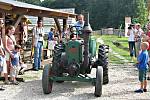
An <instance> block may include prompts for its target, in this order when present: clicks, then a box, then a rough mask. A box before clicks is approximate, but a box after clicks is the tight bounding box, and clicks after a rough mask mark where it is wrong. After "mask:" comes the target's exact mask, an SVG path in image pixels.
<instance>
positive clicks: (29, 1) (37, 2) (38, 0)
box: [16, 0, 41, 5]
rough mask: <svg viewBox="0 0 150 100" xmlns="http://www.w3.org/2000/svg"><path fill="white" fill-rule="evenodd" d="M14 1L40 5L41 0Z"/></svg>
mask: <svg viewBox="0 0 150 100" xmlns="http://www.w3.org/2000/svg"><path fill="white" fill-rule="evenodd" d="M16 1H21V2H25V3H29V4H34V5H40V3H41V1H40V0H16Z"/></svg>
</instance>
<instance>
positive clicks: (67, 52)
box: [42, 14, 109, 97]
mask: <svg viewBox="0 0 150 100" xmlns="http://www.w3.org/2000/svg"><path fill="white" fill-rule="evenodd" d="M85 17H86V18H85V19H87V20H85V25H84V28H83V30H82V35H83V38H80V39H76V40H69V41H68V42H67V43H60V44H58V45H56V46H55V49H54V54H53V61H52V64H50V65H46V66H45V67H44V70H43V76H42V87H43V92H44V94H49V93H51V92H52V86H53V82H59V83H62V82H64V81H81V82H91V83H93V84H94V85H95V93H94V95H95V96H97V97H100V96H101V95H102V85H103V84H107V83H108V81H109V80H108V57H107V54H108V51H109V50H108V49H109V47H108V46H106V45H99V48H98V54H97V53H96V51H97V50H96V46H97V43H96V39H95V38H92V36H91V33H92V29H91V27H90V25H89V15H88V14H86V16H85ZM92 68H96V77H95V78H91V77H89V76H88V74H90V73H91V70H92Z"/></svg>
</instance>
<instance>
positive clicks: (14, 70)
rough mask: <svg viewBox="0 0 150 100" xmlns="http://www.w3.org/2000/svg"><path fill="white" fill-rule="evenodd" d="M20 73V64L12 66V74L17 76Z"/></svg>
mask: <svg viewBox="0 0 150 100" xmlns="http://www.w3.org/2000/svg"><path fill="white" fill-rule="evenodd" d="M18 73H19V66H12V69H11V71H10V76H11V77H17V75H18Z"/></svg>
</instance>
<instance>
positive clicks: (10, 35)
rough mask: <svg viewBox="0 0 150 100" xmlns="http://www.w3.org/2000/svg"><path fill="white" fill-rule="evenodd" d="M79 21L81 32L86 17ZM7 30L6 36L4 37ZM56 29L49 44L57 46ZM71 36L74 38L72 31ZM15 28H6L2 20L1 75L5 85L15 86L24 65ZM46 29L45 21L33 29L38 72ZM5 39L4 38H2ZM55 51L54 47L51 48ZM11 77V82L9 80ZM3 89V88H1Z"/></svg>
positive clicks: (78, 25) (34, 67)
mask: <svg viewBox="0 0 150 100" xmlns="http://www.w3.org/2000/svg"><path fill="white" fill-rule="evenodd" d="M77 19H78V21H77V22H76V23H75V26H76V29H78V30H81V28H83V26H84V16H83V15H82V14H80V15H78V17H77ZM3 30H5V36H2V35H3V34H2V33H4V32H3ZM54 32H55V29H54V28H51V29H50V32H49V34H48V43H52V42H51V41H53V43H54V42H55V43H54V44H57V40H58V39H57V37H55V36H54ZM69 32H71V33H70V34H69V35H70V36H72V38H73V37H74V35H75V34H74V33H73V32H72V30H70V31H69ZM14 33H15V27H14V26H11V25H10V26H7V27H6V28H4V20H3V19H0V75H3V76H4V78H5V81H4V83H5V84H10V83H12V84H14V85H18V84H19V82H18V81H17V80H16V77H17V75H18V72H19V70H21V69H22V68H21V64H22V63H23V62H22V61H21V58H20V50H21V46H20V45H18V44H16V39H15V36H14ZM44 34H45V33H44V27H43V20H38V21H37V25H36V26H35V27H34V28H33V38H32V46H33V47H34V64H33V70H35V71H38V70H39V69H41V57H42V49H43V40H44V38H43V37H44ZM2 37H3V38H2ZM49 48H51V49H54V46H53V47H49ZM8 75H10V80H9V79H8ZM0 89H2V87H1V88H0Z"/></svg>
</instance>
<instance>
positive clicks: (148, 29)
mask: <svg viewBox="0 0 150 100" xmlns="http://www.w3.org/2000/svg"><path fill="white" fill-rule="evenodd" d="M146 40H147V42H148V43H149V47H148V49H147V51H148V55H149V57H150V23H148V25H147V39H146ZM147 80H150V62H149V70H148V78H147Z"/></svg>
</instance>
